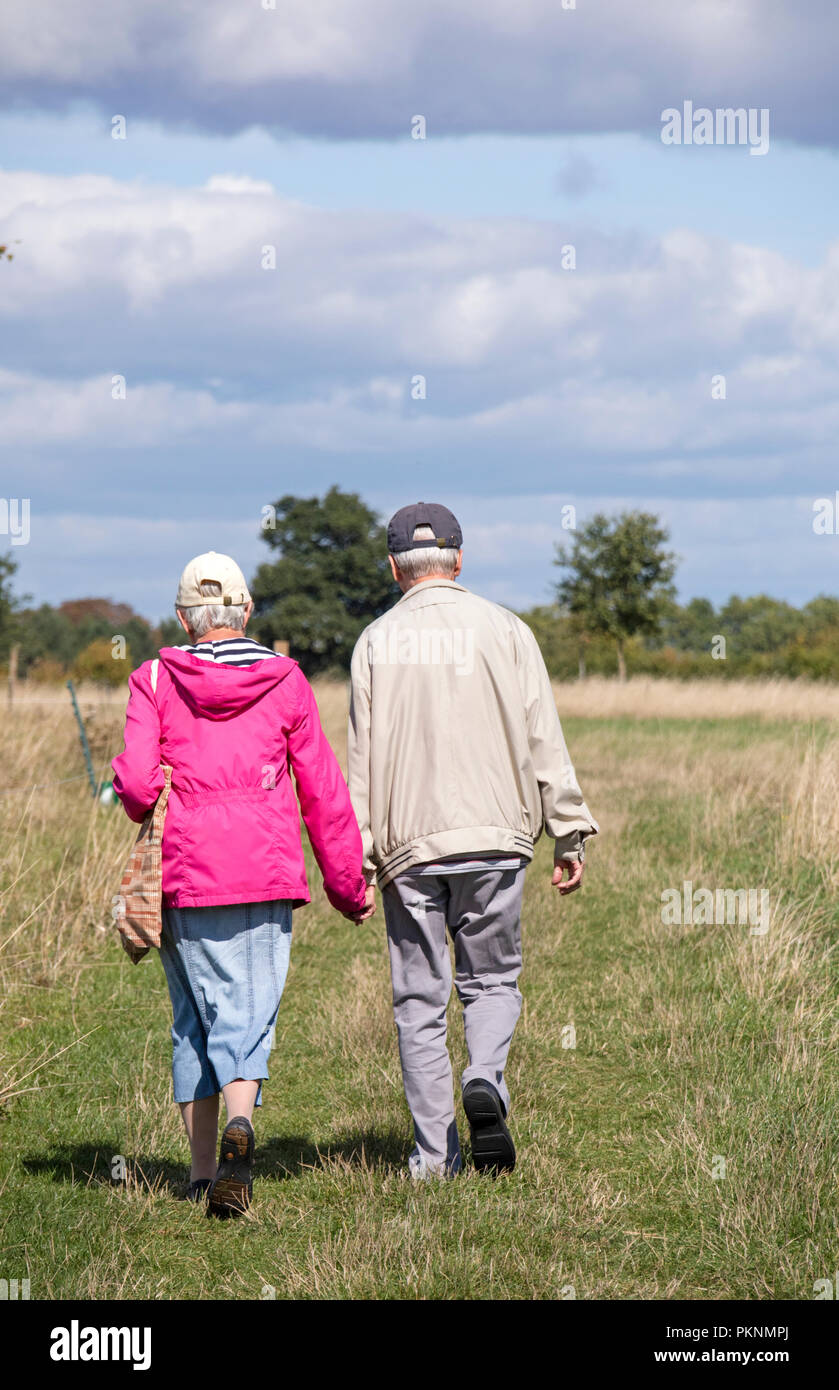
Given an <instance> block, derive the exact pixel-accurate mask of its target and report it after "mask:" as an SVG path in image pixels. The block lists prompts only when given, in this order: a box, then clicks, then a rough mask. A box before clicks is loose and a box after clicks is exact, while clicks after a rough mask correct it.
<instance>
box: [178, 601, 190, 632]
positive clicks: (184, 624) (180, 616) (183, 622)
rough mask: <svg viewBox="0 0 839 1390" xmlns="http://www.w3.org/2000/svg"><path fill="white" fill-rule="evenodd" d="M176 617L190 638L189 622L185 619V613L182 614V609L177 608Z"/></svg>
mask: <svg viewBox="0 0 839 1390" xmlns="http://www.w3.org/2000/svg"><path fill="white" fill-rule="evenodd" d="M175 617H176V618H177V620H178V622H179V623H180V625H181V627H182V628H183V630H184V632H185V633H186V635H187V637H189V636H190V631H189V623H188V622H187V620H186V618H185V617H184V615H183V613H182V612H181V610H180V608H176V609H175Z"/></svg>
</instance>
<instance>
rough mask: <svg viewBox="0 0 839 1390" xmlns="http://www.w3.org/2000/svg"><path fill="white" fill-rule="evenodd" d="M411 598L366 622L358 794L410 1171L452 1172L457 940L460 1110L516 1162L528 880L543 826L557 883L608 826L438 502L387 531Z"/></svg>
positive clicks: (576, 872) (356, 726)
mask: <svg viewBox="0 0 839 1390" xmlns="http://www.w3.org/2000/svg"><path fill="white" fill-rule="evenodd" d="M387 538H388V551H389V554H390V565H391V569H392V571H393V577H394V579H395V580H396V583H397V584H398V585H399V587H400V589H401V590H402V598H401V599H400V600H399V601H398V602H397V603H396V605H395V606H394V607H393V608H392V609H391V610H390V612H388V613H386V614H385V615H384V616H383V617H381V618H378V619H377V620H376V621H375V622H373V623H371V624H370V626H369V627H367V628H365V630H364V632H363V633H362V634H361V637H360V638H359V640H358V643H357V644H356V648H355V651H354V653H353V660H352V702H351V708H350V722H349V786H350V795H351V797H352V802H353V807H354V809H355V813H356V817H357V819H358V823H359V827H360V829H361V836H362V843H363V847H364V871H365V877H366V878H367V882H368V885H369V886H368V890H367V906H368V910H370V909H372V907H373V905H374V903H375V888H374V886H373V881H374V878H376V877H378V882H379V885H380V887H381V889H382V899H383V902H384V910H385V922H386V926H387V937H388V948H389V952H390V965H391V976H392V980H393V1007H394V1014H395V1018H396V1028H397V1033H398V1037H399V1054H400V1058H401V1062H402V1076H403V1081H404V1085H405V1095H406V1097H407V1101H408V1106H409V1108H410V1111H411V1114H412V1117H413V1121H414V1134H415V1139H416V1147H415V1149H414V1152H413V1153H412V1155H411V1158H410V1161H409V1167H410V1171H411V1174H412V1176H414V1177H416V1178H424V1177H428V1176H430V1175H436V1176H443V1177H445V1176H450V1175H452V1174H454V1173H456V1172H457V1171H458V1170H459V1169H460V1165H461V1156H460V1144H459V1139H458V1132H457V1124H456V1121H455V1113H454V1095H453V1089H452V1069H451V1062H450V1060H449V1054H448V1049H447V1046H446V1005H447V1003H448V999H449V995H450V993H451V984H452V976H451V965H450V960H449V952H448V942H447V938H446V929H447V928H448V931H449V932H450V933H451V936H452V939H453V941H454V953H455V965H456V973H455V987H456V989H457V993H458V997H459V999H460V1001H461V1004H462V1005H463V1021H464V1029H465V1033H466V1045H467V1049H468V1053H469V1065H468V1066H467V1068H466V1070H465V1071H464V1073H463V1107H464V1110H465V1112H466V1117H467V1120H468V1122H469V1126H470V1131H471V1142H472V1158H473V1161H474V1163H475V1166H476V1167H477V1168H478V1169H480V1170H484V1171H490V1172H493V1173H496V1172H499V1171H502V1170H509V1169H511V1168H512V1167H513V1166H514V1164H515V1159H516V1154H515V1148H514V1146H513V1141H512V1138H511V1135H510V1131H509V1129H508V1128H507V1124H506V1117H507V1114H508V1111H509V1107H510V1096H509V1092H508V1089H507V1085H506V1083H505V1080H504V1068H505V1065H506V1061H507V1054H508V1051H509V1048H510V1043H511V1040H512V1037H513V1030H514V1028H515V1025H516V1022H517V1020H518V1016H519V1011H520V1009H521V995H520V993H519V989H518V984H517V981H518V976H519V972H520V970H521V932H520V916H521V900H522V889H523V886H524V871H525V866H526V865H527V863H528V861H529V860H530V859H531V858H532V857H533V845H534V841H535V840H536V839H538V837H539V835H540V834H541V832H542V828H543V826H544V828H545V830H546V831H547V833H548V835H550V836H551V837H552V838H553V839H554V841H555V851H554V870H553V877H552V880H551V882H552V883H553V884H554V885H555V886H556V887H557V888H558V889H559V892H560V893H561V894H565V893H572V892H574V890H575V889H577V888H579V886H580V883H581V881H582V877H583V859H584V843H585V840H586V838H587V837H588V836H589V835H593V834H596V832H597V824H596V822H595V821H594V820H593V819H592V816H591V813H590V812H589V810H588V808H587V806H586V805H585V802H584V801H583V798H582V795H581V793H580V789H579V787H578V785H577V781H576V777H575V775H574V769H573V767H572V765H571V762H570V759H569V757H568V752H567V749H566V747H565V741H564V739H563V735H562V729H561V727H560V723H559V718H558V716H557V712H556V705H555V703H554V697H553V692H552V690H551V684H550V680H549V678H548V673H547V671H546V670H545V664H544V662H543V660H542V655H541V653H540V651H539V647H538V645H537V643H536V639H535V638H534V636H533V634H532V632H531V631H530V629H529V628H528V627H527V626H526V625H525V624H524V623H523V622H521V620H520V619H519V618H517V617H516V616H515V614H513V613H510V612H508V611H507V610H506V609H504V608H500V607H498V606H497V605H496V604H494V603H490V602H489V601H488V600H486V599H483V598H479V597H478V596H477V595H476V594H473V593H470V592H469V590H468V589H466V588H464V587H463V585H462V584H458V583H457V582H456V581H457V576H458V575H459V574H460V569H461V563H462V549H461V546H462V535H461V530H460V526H459V525H458V522H457V520H456V518H455V517H454V516H453V515H452V513H451V512H450V511H449V510H448V509H447V508H446V507H443V506H440V505H437V504H432V503H424V502H418V503H417V504H416V505H414V506H409V507H403V508H402V509H401V510H400V511H398V512H397V513H396V515H395V516H394V517H392V518H391V521H390V523H389V525H388V531H387Z"/></svg>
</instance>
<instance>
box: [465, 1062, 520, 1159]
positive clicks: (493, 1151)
mask: <svg viewBox="0 0 839 1390" xmlns="http://www.w3.org/2000/svg"><path fill="white" fill-rule="evenodd" d="M463 1108H464V1110H465V1111H466V1118H467V1120H468V1121H469V1130H470V1133H471V1136H472V1161H473V1163H474V1164H475V1167H476V1168H477V1169H478V1172H480V1173H509V1172H511V1171H512V1169H513V1168H515V1166H516V1150H515V1147H514V1145H513V1141H512V1139H511V1137H510V1131H509V1130H508V1128H507V1126H506V1125H505V1123H504V1107H503V1105H502V1104H501V1097H500V1096H499V1094H498V1092H497V1091H496V1089H495V1087H494V1086H493V1085H492V1083H491V1082H489V1081H469V1082H467V1084H466V1085H465V1086H464V1088H463Z"/></svg>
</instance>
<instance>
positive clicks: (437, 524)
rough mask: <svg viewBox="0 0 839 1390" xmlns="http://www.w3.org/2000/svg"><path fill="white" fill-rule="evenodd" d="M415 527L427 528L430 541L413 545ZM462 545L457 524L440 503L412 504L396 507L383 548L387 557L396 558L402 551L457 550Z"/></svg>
mask: <svg viewBox="0 0 839 1390" xmlns="http://www.w3.org/2000/svg"><path fill="white" fill-rule="evenodd" d="M418 526H430V527H431V529H432V531H433V532H434V539H433V540H427V541H415V540H414V539H413V536H414V531H415V530H416V528H417V527H418ZM462 545H463V532H462V531H461V529H460V522H459V521H458V519H457V517H456V516H455V515H454V513H453V512H450V511H449V509H448V507H444V506H442V504H441V503H440V502H414V503H413V504H412V505H411V506H410V507H400V508H399V511H398V512H394V514H393V516H392V517H391V518H390V521H389V522H388V524H387V548H388V550H389V551H390V554H391V555H399V554H401V553H402V551H403V550H420V549H424V548H425V547H426V546H428V547H431V546H437V548H438V549H440V550H460V547H461V546H462Z"/></svg>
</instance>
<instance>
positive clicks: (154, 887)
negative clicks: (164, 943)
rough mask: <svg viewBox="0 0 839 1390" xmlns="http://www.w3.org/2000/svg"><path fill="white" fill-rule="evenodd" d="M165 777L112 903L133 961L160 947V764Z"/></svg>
mask: <svg viewBox="0 0 839 1390" xmlns="http://www.w3.org/2000/svg"><path fill="white" fill-rule="evenodd" d="M158 667H159V662H158V661H157V659H155V660H154V661H153V662H152V665H151V688H152V691H153V692H156V691H157V673H158ZM162 767H163V775H164V777H165V779H166V782H165V785H164V787H163V790H162V792H161V793H160V795H159V797H158V798H157V801H156V802H155V804H154V806H153V807H152V809H151V810H150V811H149V812H148V814H147V815H146V817H145V819H144V821H143V824H142V825H141V826H140V833H139V835H138V836H137V839H136V840H135V842H134V847H133V849H132V850H131V854H130V855H129V858H128V863H127V864H126V866H125V873H124V874H123V876H122V882H121V884H120V888H119V896H118V897H117V899H116V903H115V906H114V918H115V920H116V924H117V929H118V931H119V934H120V940H121V942H122V944H123V946H124V948H125V950H126V951H127V952H128V955H129V956H130V957H131V960H132V962H133V963H134V965H137V963H138V962H139V961H141V960H142V959H143V956H145V955H148V952H149V949H150V947H152V946H154V947H157V948H159V947H160V932H161V928H162V925H163V923H162V912H163V862H162V856H161V841H162V839H163V822H164V819H165V816H166V803H167V801H168V799H169V789H170V787H171V785H172V769H171V767H168V766H167V765H166V764H165V763H163V764H162Z"/></svg>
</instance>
